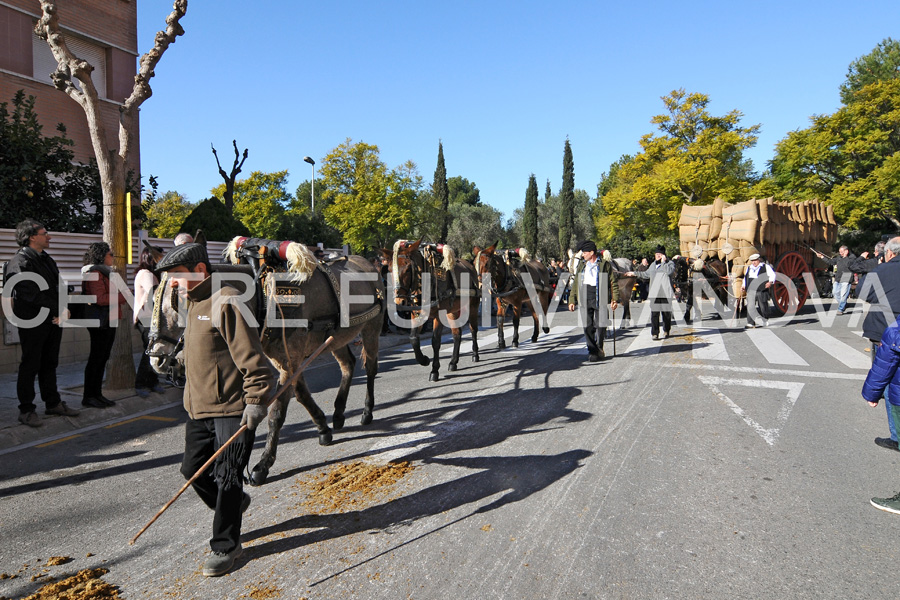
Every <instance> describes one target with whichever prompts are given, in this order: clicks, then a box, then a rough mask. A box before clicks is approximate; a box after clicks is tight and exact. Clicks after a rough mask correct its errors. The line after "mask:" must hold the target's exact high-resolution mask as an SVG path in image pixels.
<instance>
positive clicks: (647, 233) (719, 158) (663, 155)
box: [596, 90, 759, 244]
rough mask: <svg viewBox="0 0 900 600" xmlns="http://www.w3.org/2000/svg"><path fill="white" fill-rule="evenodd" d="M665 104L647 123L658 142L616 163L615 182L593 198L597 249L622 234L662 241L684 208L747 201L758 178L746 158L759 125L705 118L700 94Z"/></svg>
mask: <svg viewBox="0 0 900 600" xmlns="http://www.w3.org/2000/svg"><path fill="white" fill-rule="evenodd" d="M662 100H663V102H664V104H665V106H666V111H667V112H666V113H665V114H662V115H657V116H655V117H653V119H652V120H651V122H652V123H654V124H655V125H657V126H658V128H659V130H660V132H661V135H655V134H647V135H645V136H643V137H642V138H641V140H640V145H641V152H639V153H638V154H636V155H635V156H634V157H633V158H631V159H630V160H628V159H627V157H626V159H625V160H624V162H622V163H620V164H618V163H617V167H616V168H615V181H614V182H613V181H601V186H602V188H601V187H600V186H598V193H599V192H605V193H602V195H601V197H600V198H599V202H600V204H601V208H600V209H599V210H597V211H596V212H597V213H598V216H597V219H596V226H597V231H598V236H599V239H598V241H599V242H600V243H602V244H605V243H606V242H607V241H609V240H611V239H612V238H613V237H615V235H616V234H617V233H619V232H623V231H624V232H626V233H629V234H631V235H634V236H637V237H643V238H649V237H654V236H664V235H667V234H668V232H670V231H673V230H674V228H675V226H676V224H677V223H678V217H679V215H680V214H681V206H682V204H683V203H685V202H691V203H694V204H709V203H711V202H712V201H713V200H715V198H716V197H722V198H723V199H724V200H726V201H740V200H744V199H746V198H748V197H749V193H750V186H751V185H752V184H753V183H754V182H755V180H756V177H755V175H754V173H753V165H752V163H751V162H750V161H748V160H745V159H744V157H743V152H744V150H746V149H748V148H751V147H753V146H754V145H755V144H756V140H757V133H758V131H759V125H753V126H750V127H742V126H741V125H740V120H741V116H742V114H741V113H740V112H739V111H737V110H733V111H731V112H729V113H727V114H726V115H724V116H721V117H718V116H714V115H712V114H710V113H709V111H708V110H707V106H708V104H709V96H707V95H705V94H699V93H692V94H688V93H686V92H685V91H684V90H675V91H673V92H672V93H671V94H669V95H668V96H664V97H663V98H662ZM620 160H622V159H620ZM611 172H612V168H611ZM608 177H609V176H608Z"/></svg>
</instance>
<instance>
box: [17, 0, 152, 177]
mask: <svg viewBox="0 0 900 600" xmlns="http://www.w3.org/2000/svg"><path fill="white" fill-rule="evenodd" d="M57 7H58V10H59V26H60V29H61V30H62V31H63V33H64V34H65V35H66V42H67V44H68V45H69V48H70V49H71V50H72V51H73V52H74V53H75V55H76V56H78V57H79V58H82V59H84V60H87V61H88V62H89V63H91V64H92V65H93V66H94V72H93V81H94V85H95V86H96V88H97V92H98V94H99V96H100V98H101V111H102V115H103V121H104V123H105V125H106V133H107V136H108V138H109V142H110V144H111V147H113V148H118V141H117V140H118V123H119V106H120V105H121V104H122V102H124V100H125V98H126V97H128V95H129V94H130V93H131V89H132V87H133V85H134V75H135V72H136V70H137V69H136V66H137V56H138V53H137V0H65V1H62V2H59V3H57ZM40 14H41V7H40V2H39V1H38V0H0V102H11V101H12V99H13V96H14V95H15V93H16V92H17V91H18V90H25V94H26V95H31V96H35V98H36V100H35V111H36V112H37V114H38V118H39V119H40V122H41V125H42V126H43V128H44V135H48V136H50V135H55V134H56V125H57V123H63V124H65V126H66V134H67V136H68V137H69V138H70V139H72V140H73V141H74V142H75V146H74V148H73V151H74V152H75V160H76V161H78V162H81V163H87V162H88V161H89V160H90V159H91V158H93V156H94V151H93V147H92V145H91V140H90V134H89V133H88V126H87V119H86V117H85V115H84V111H83V110H82V108H81V107H80V106H79V105H78V103H76V102H75V101H74V100H72V99H71V98H69V97H68V96H67V95H66V94H65V93H64V92H62V91H59V90H57V89H56V88H55V87H53V83H52V82H51V80H50V73H52V72H53V71H55V70H56V60H55V59H54V58H53V54H52V53H51V52H50V47H49V46H48V45H47V42H46V41H44V40H42V39H40V38H39V37H38V36H37V35H35V33H34V26H35V24H36V23H37V21H38V18H39V16H40ZM76 85H77V84H76ZM137 118H138V117H137V115H136V116H135V119H137ZM128 168H129V169H131V170H133V171H134V172H135V173H140V139H139V137H138V138H137V139H135V140H134V141H133V144H132V148H131V151H130V156H129V160H128Z"/></svg>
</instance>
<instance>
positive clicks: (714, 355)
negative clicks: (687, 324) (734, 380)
mask: <svg viewBox="0 0 900 600" xmlns="http://www.w3.org/2000/svg"><path fill="white" fill-rule="evenodd" d="M693 337H694V340H693V341H692V342H691V355H692V356H693V357H694V358H696V359H698V360H728V351H727V350H726V349H725V340H724V339H722V334H721V333H719V330H718V329H715V328H712V327H710V328H695V329H694V333H693Z"/></svg>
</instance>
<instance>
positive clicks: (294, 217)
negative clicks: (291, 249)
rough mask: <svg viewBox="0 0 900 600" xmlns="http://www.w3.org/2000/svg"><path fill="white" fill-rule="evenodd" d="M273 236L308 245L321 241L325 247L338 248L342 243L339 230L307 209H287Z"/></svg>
mask: <svg viewBox="0 0 900 600" xmlns="http://www.w3.org/2000/svg"><path fill="white" fill-rule="evenodd" d="M307 187H309V186H307ZM275 237H276V239H279V240H291V241H295V242H301V243H303V244H309V245H315V244H319V243H321V244H322V245H324V246H325V247H326V248H338V247H340V246H341V245H342V244H343V239H342V238H341V232H340V231H338V230H337V229H335V228H334V227H331V226H330V225H328V223H326V222H325V219H323V218H322V215H319V214H315V215H314V214H311V213H310V212H308V211H307V212H303V213H296V212H291V211H288V212H287V213H286V214H285V215H284V220H283V221H282V222H281V225H280V226H279V228H278V232H277V234H276V236H275Z"/></svg>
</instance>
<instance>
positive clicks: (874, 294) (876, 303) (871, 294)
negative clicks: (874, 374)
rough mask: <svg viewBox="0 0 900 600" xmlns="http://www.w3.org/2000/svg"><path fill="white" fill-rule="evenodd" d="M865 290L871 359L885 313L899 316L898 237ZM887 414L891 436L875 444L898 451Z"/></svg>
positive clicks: (866, 334)
mask: <svg viewBox="0 0 900 600" xmlns="http://www.w3.org/2000/svg"><path fill="white" fill-rule="evenodd" d="M866 289H867V290H868V293H867V294H866V297H865V300H866V302H869V303H870V304H871V305H872V306H870V307H869V314H867V315H866V319H865V321H863V337H865V338H866V339H868V340H870V341H871V342H872V357H873V358H874V356H875V349H876V348H877V347H878V346H879V345H881V335H882V334H883V333H884V330H885V329H887V326H888V320H887V318H886V315H885V313H886V312H887V313H891V314H893V318H894V319H896V318H897V317H898V316H900V237H895V238H891V239H890V240H888V242H887V244H885V246H884V262H883V263H881V264H880V265H878V266H877V267H875V269H874V270H873V271H872V272H871V273H869V274H868V275H867V276H866V285H865V288H864V290H863V291H865V290H866ZM880 298H884V299H886V300H887V305H886V306H885V305H884V303H881V302H880ZM891 323H893V321H891ZM885 399H886V398H885ZM885 405H889V403H888V402H885ZM887 413H888V427H889V429H890V433H891V437H889V438H881V437H878V438H875V443H876V444H878V445H879V446H881V447H882V448H888V449H890V450H900V445H898V439H897V427H896V426H897V423H894V419H893V416H892V415H891V411H890V408H889V409H888V411H887Z"/></svg>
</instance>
